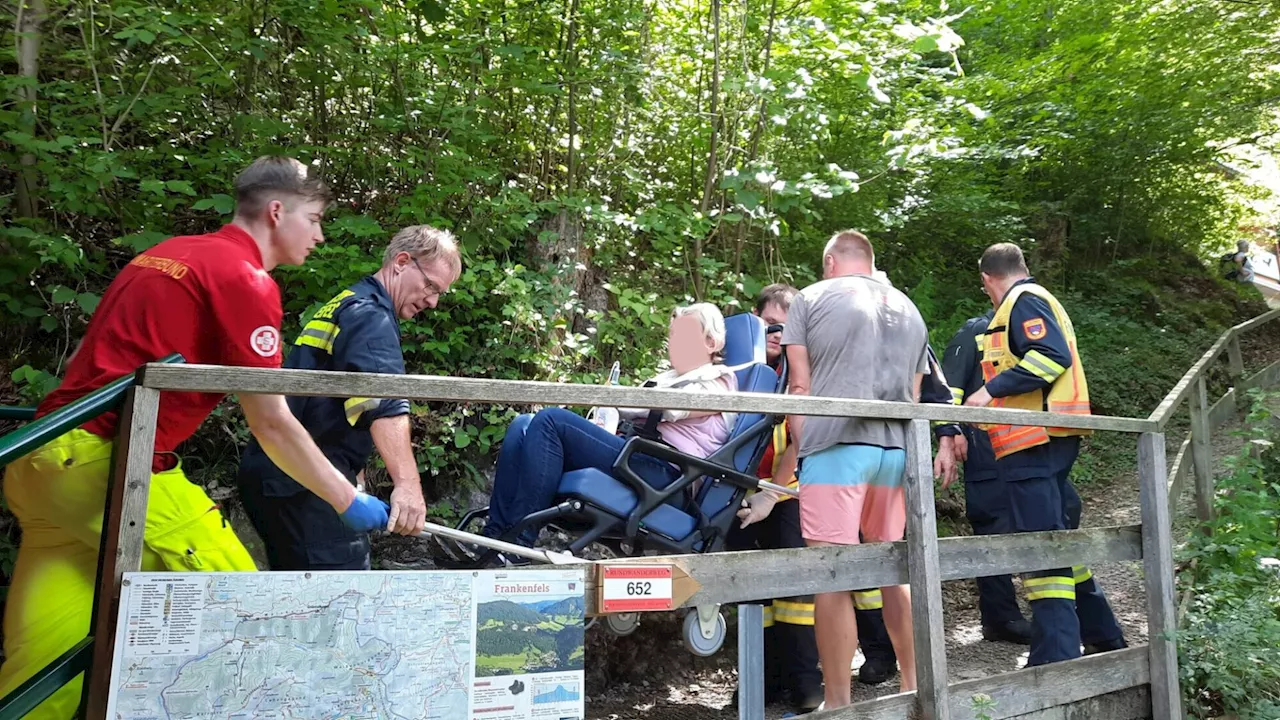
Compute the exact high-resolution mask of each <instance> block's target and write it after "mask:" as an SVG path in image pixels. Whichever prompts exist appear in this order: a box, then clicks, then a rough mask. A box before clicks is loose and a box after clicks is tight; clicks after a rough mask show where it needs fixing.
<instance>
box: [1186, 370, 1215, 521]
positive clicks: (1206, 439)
mask: <svg viewBox="0 0 1280 720" xmlns="http://www.w3.org/2000/svg"><path fill="white" fill-rule="evenodd" d="M1212 434H1213V431H1212V430H1211V429H1210V428H1209V391H1208V388H1207V387H1206V385H1205V380H1204V378H1203V377H1201V378H1200V379H1199V380H1197V381H1196V392H1195V395H1193V396H1192V397H1191V458H1192V460H1193V461H1194V462H1195V467H1196V517H1197V518H1198V519H1199V520H1200V522H1209V521H1210V520H1212V519H1213V445H1212V443H1211V440H1212V438H1211V436H1212Z"/></svg>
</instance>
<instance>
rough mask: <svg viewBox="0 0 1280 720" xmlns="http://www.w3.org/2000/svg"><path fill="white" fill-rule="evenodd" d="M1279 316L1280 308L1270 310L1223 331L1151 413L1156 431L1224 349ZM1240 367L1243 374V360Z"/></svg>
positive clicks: (1233, 362)
mask: <svg viewBox="0 0 1280 720" xmlns="http://www.w3.org/2000/svg"><path fill="white" fill-rule="evenodd" d="M1277 318H1280V310H1272V311H1270V312H1267V313H1263V314H1262V315H1259V316H1258V317H1256V318H1253V319H1250V320H1246V321H1244V322H1242V323H1240V324H1238V325H1235V326H1234V327H1232V328H1231V329H1229V330H1227V331H1226V332H1224V333H1222V336H1221V337H1219V338H1218V341H1217V342H1215V343H1214V344H1213V346H1212V347H1210V348H1209V350H1208V352H1206V353H1205V354H1204V355H1201V356H1200V359H1199V360H1197V361H1196V364H1195V365H1192V366H1191V369H1189V370H1187V372H1186V373H1185V374H1184V375H1183V376H1182V379H1180V380H1178V384H1177V385H1174V386H1173V389H1172V390H1170V391H1169V394H1167V395H1165V396H1164V400H1162V401H1161V402H1160V405H1158V406H1157V407H1156V409H1155V410H1154V411H1153V412H1152V413H1151V415H1150V416H1149V418H1148V419H1150V420H1152V421H1154V422H1155V423H1156V425H1157V426H1158V427H1157V428H1155V431H1156V432H1160V431H1163V430H1164V428H1165V425H1167V424H1168V423H1169V420H1170V419H1171V418H1172V417H1173V411H1174V410H1175V409H1176V408H1177V406H1178V404H1179V403H1181V402H1182V401H1183V399H1184V398H1186V396H1187V395H1188V394H1190V393H1191V391H1192V384H1193V383H1195V382H1196V381H1197V380H1199V379H1200V377H1201V376H1202V375H1203V374H1204V372H1205V371H1206V370H1207V369H1208V367H1209V365H1210V364H1211V363H1212V362H1213V361H1214V360H1216V359H1217V358H1218V356H1219V355H1221V354H1222V352H1223V351H1224V350H1227V349H1228V345H1229V344H1231V343H1232V342H1233V341H1234V342H1235V344H1236V347H1237V348H1238V347H1239V338H1240V337H1241V336H1243V335H1244V333H1247V332H1249V331H1251V330H1253V329H1255V328H1258V327H1261V326H1262V325H1265V324H1266V323H1269V322H1271V321H1272V320H1275V319H1277ZM1229 352H1230V351H1229ZM1230 362H1231V367H1232V372H1233V373H1235V372H1236V370H1235V368H1236V361H1235V359H1231V361H1230ZM1239 367H1240V371H1239V373H1240V374H1243V373H1244V362H1243V360H1241V361H1240V366H1239ZM1237 377H1238V375H1237Z"/></svg>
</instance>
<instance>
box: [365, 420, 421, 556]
mask: <svg viewBox="0 0 1280 720" xmlns="http://www.w3.org/2000/svg"><path fill="white" fill-rule="evenodd" d="M369 430H370V432H371V433H372V435H373V446H374V447H376V448H377V449H378V455H380V456H382V462H383V463H384V464H385V465H386V466H387V474H389V475H390V476H391V482H392V483H394V484H395V489H394V490H392V491H391V515H390V517H389V518H388V519H387V532H394V533H400V534H401V535H417V534H418V533H420V532H422V526H423V523H424V522H426V519H427V503H426V500H424V499H423V497H422V477H421V476H420V475H418V461H417V459H415V458H414V457H413V443H412V441H411V439H410V436H409V416H408V415H393V416H391V417H383V418H378V419H377V420H374V421H373V425H371V426H370V427H369Z"/></svg>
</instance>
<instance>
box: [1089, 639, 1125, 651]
mask: <svg viewBox="0 0 1280 720" xmlns="http://www.w3.org/2000/svg"><path fill="white" fill-rule="evenodd" d="M1127 647H1129V643H1127V642H1125V641H1124V638H1117V639H1115V640H1108V641H1106V642H1100V643H1091V644H1089V645H1085V646H1084V654H1085V655H1097V654H1098V653H1105V652H1111V651H1112V650H1123V649H1125V648H1127Z"/></svg>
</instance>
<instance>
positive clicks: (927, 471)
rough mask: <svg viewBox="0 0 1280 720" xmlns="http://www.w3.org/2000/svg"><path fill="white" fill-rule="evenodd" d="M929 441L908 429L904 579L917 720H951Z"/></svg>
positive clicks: (920, 425) (923, 425)
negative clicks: (912, 643) (912, 642)
mask: <svg viewBox="0 0 1280 720" xmlns="http://www.w3.org/2000/svg"><path fill="white" fill-rule="evenodd" d="M932 437H933V433H932V431H931V430H930V429H929V421H928V420H912V421H911V424H910V426H908V428H907V473H906V475H907V476H906V478H905V480H906V485H907V487H906V495H907V579H908V582H910V584H911V624H912V628H913V630H914V633H913V634H914V636H915V651H916V688H917V689H916V703H917V705H918V707H919V709H920V717H921V720H950V718H951V705H950V701H949V699H948V694H947V652H946V637H947V636H946V631H945V630H944V629H943V626H942V568H941V561H940V560H939V559H938V525H937V518H936V517H935V516H934V508H933V445H932V443H931V442H930V441H931V439H932Z"/></svg>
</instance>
